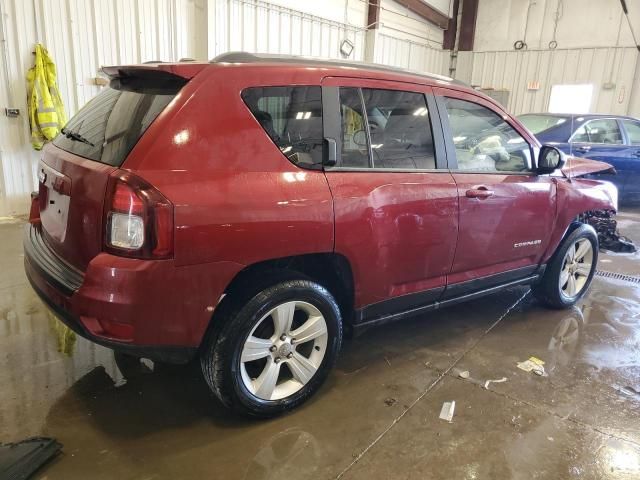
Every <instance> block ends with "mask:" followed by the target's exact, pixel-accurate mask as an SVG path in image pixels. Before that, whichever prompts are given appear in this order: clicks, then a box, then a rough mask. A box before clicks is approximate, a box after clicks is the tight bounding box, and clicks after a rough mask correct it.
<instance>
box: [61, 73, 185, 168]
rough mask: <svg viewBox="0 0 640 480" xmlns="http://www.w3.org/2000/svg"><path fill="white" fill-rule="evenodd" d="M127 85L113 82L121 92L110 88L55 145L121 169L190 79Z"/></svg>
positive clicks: (84, 110) (87, 108)
mask: <svg viewBox="0 0 640 480" xmlns="http://www.w3.org/2000/svg"><path fill="white" fill-rule="evenodd" d="M123 83H124V82H120V81H118V82H112V85H115V86H116V87H118V88H117V89H116V88H111V87H109V88H107V89H105V90H103V91H102V92H100V93H99V94H98V95H96V96H95V97H94V98H93V99H92V100H91V101H89V103H87V104H86V105H85V106H84V107H83V108H82V109H81V110H80V111H79V112H78V113H77V114H76V115H75V116H74V117H73V118H72V119H71V120H70V121H69V122H68V123H67V125H65V127H64V129H63V131H62V132H61V133H60V134H59V135H58V136H57V137H56V138H55V139H54V141H53V144H54V145H55V146H57V147H59V148H61V149H63V150H66V151H67V152H70V153H73V154H75V155H79V156H81V157H84V158H88V159H90V160H95V161H97V162H101V163H105V164H107V165H113V166H115V167H119V166H120V165H122V163H123V162H124V160H125V158H126V157H127V155H128V154H129V152H130V151H131V149H132V148H133V147H134V145H135V144H136V143H137V142H138V140H139V139H140V137H142V135H143V134H144V132H145V131H146V130H147V128H149V125H151V123H152V122H153V121H154V120H155V119H156V117H157V116H158V115H160V113H161V112H162V110H164V108H165V107H166V106H167V105H168V104H169V103H170V102H171V100H173V99H174V98H175V96H176V94H177V93H178V91H179V90H180V88H181V87H182V86H183V85H184V83H186V80H185V81H178V82H176V81H175V78H174V80H173V81H171V82H164V83H163V82H162V81H161V82H160V84H158V82H154V81H153V80H151V81H149V82H132V83H130V84H129V85H124V84H123ZM141 83H142V85H141ZM145 83H146V85H145Z"/></svg>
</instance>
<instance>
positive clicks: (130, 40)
mask: <svg viewBox="0 0 640 480" xmlns="http://www.w3.org/2000/svg"><path fill="white" fill-rule="evenodd" d="M272 2H273V3H267V2H265V1H262V0H0V8H1V9H2V18H1V19H0V20H2V26H3V29H2V32H3V38H2V39H0V40H2V41H1V42H0V107H2V108H4V107H16V108H19V109H20V110H21V115H20V116H19V117H18V118H8V117H6V116H4V115H3V113H4V112H1V111H0V216H3V215H7V214H16V213H26V210H27V205H28V196H29V193H30V192H31V191H32V190H34V189H35V188H36V186H37V183H36V167H37V159H38V157H39V154H38V153H37V152H34V151H33V150H32V148H31V146H30V141H29V127H28V120H27V105H26V97H27V93H26V73H27V70H28V69H29V68H30V67H31V65H32V64H33V56H32V53H31V52H32V51H33V48H34V45H35V44H36V43H38V42H40V43H43V44H44V45H45V47H46V48H47V49H48V50H49V52H50V54H51V55H52V57H53V59H54V61H55V62H56V65H57V68H58V83H59V88H60V92H61V96H62V99H63V101H64V104H65V107H66V110H67V113H68V115H69V116H71V115H73V114H74V113H75V112H77V111H78V109H79V108H81V107H82V106H83V105H84V104H85V103H86V102H87V101H88V100H90V99H91V98H92V97H93V96H94V95H96V94H97V93H98V92H99V91H100V88H101V87H98V86H96V85H95V83H94V79H95V77H96V76H98V75H99V71H100V68H101V67H102V66H104V65H117V64H132V63H141V62H147V61H152V60H165V61H175V60H178V59H180V58H184V57H191V58H196V59H201V60H202V59H207V58H212V57H214V56H215V55H217V54H220V53H223V52H226V51H230V50H246V51H250V52H271V53H283V54H293V55H311V56H317V57H325V58H342V55H341V53H340V44H341V42H342V41H343V40H345V39H348V40H350V41H351V42H352V43H353V44H354V50H353V53H352V55H351V56H350V59H351V60H363V59H364V56H365V37H366V25H365V24H366V11H367V3H366V1H364V0H323V1H322V2H319V1H313V0H306V1H301V0H272ZM434 3H437V4H438V5H439V6H440V7H442V6H443V5H445V3H447V4H449V3H448V0H439V1H437V2H434ZM382 7H383V11H382V12H381V26H380V29H379V32H380V33H379V34H378V35H379V41H378V43H377V47H376V52H374V53H375V54H374V58H375V61H377V62H380V63H384V64H388V65H393V66H399V67H403V68H409V69H413V70H420V71H430V72H434V73H441V74H447V71H448V63H449V53H448V52H444V51H442V50H441V49H440V45H441V42H442V31H441V30H440V29H439V28H437V27H435V26H433V25H431V24H429V23H427V22H425V21H424V20H423V19H420V18H419V17H417V16H416V15H415V14H413V13H412V12H410V11H408V10H407V9H406V8H404V7H400V6H399V5H397V4H395V3H394V2H393V1H391V0H383V2H382ZM442 8H444V7H442ZM300 10H304V11H300Z"/></svg>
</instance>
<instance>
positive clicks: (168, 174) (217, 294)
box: [27, 63, 613, 347]
mask: <svg viewBox="0 0 640 480" xmlns="http://www.w3.org/2000/svg"><path fill="white" fill-rule="evenodd" d="M136 68H138V67H136ZM141 68H147V69H152V68H158V69H163V70H167V71H170V72H172V73H176V74H178V75H181V76H184V77H185V78H191V80H190V81H189V82H188V83H187V85H186V86H185V87H184V88H183V89H182V90H181V91H180V93H179V94H178V95H177V96H176V98H175V99H174V100H173V101H172V102H171V103H170V104H169V106H168V107H167V108H166V109H165V110H164V111H163V112H162V113H161V114H160V115H159V116H158V117H157V119H156V120H155V121H154V122H153V123H152V124H151V126H150V127H149V128H148V129H147V131H146V132H145V134H144V135H143V136H142V138H141V139H140V140H139V141H138V143H137V144H136V146H135V147H134V148H133V150H132V151H131V153H130V154H129V156H128V157H127V159H126V160H125V162H124V164H123V166H122V168H123V169H124V170H128V171H131V172H133V173H135V175H137V176H139V177H141V178H143V179H144V180H146V181H147V182H149V183H151V184H152V185H153V186H154V187H155V188H157V189H158V190H159V191H160V192H161V193H162V195H164V196H165V197H166V198H167V199H168V200H170V201H171V203H172V204H173V208H174V252H173V258H172V259H169V260H138V259H132V258H122V257H118V256H115V255H111V254H107V253H104V252H103V235H104V231H105V225H104V218H103V210H104V202H105V189H106V184H107V180H108V177H109V174H110V173H111V172H113V170H114V168H113V167H109V166H106V165H102V164H100V163H97V162H93V161H90V160H85V159H82V158H80V157H77V156H74V155H71V154H68V153H66V152H64V151H62V150H60V149H58V148H56V147H53V146H51V145H49V146H47V147H46V149H45V151H44V155H43V162H44V164H46V165H47V166H48V167H50V168H51V169H52V170H53V171H52V172H50V174H51V175H54V176H55V175H56V172H57V174H59V175H60V176H62V177H63V179H62V180H58V183H57V186H58V188H57V191H56V190H54V189H53V184H51V188H49V187H48V186H47V185H46V182H45V186H43V187H42V188H41V192H40V193H41V197H40V202H39V205H40V209H39V211H34V212H32V221H33V222H34V223H37V222H38V215H39V216H40V218H41V221H42V226H43V228H44V230H45V231H46V235H45V237H46V240H47V241H48V243H49V245H50V247H51V248H52V249H53V250H54V251H55V252H56V254H57V255H58V256H60V257H62V258H63V259H64V260H65V261H67V262H68V263H70V264H71V265H72V266H73V267H75V268H77V269H78V270H80V271H82V272H84V281H83V283H82V285H81V287H80V288H79V289H78V290H77V291H75V293H73V295H70V296H65V295H63V294H61V293H60V292H59V291H57V290H56V288H54V287H53V286H52V285H51V284H49V283H48V282H47V280H46V279H45V278H44V277H43V276H42V275H40V274H39V273H38V272H37V271H36V270H34V269H33V268H31V267H30V266H29V261H27V273H28V275H29V278H30V279H31V280H32V281H33V283H34V285H36V286H37V287H38V289H39V290H41V291H42V292H43V293H44V295H45V296H46V297H47V298H48V299H49V300H51V301H52V302H53V303H54V304H56V305H59V306H60V307H61V308H63V309H65V310H67V311H69V312H71V313H72V314H74V315H75V316H77V317H79V318H81V320H82V322H83V323H84V326H85V328H86V329H87V330H89V331H90V332H92V334H94V335H95V336H97V337H100V338H105V339H110V340H115V341H117V342H121V343H123V344H124V343H127V344H134V345H160V346H162V345H173V346H175V345H182V346H190V347H193V346H197V345H199V344H200V342H201V340H202V337H203V335H204V333H205V331H206V328H207V326H208V324H209V322H210V320H211V311H212V310H213V309H214V308H215V307H216V305H217V304H218V301H219V300H220V298H221V296H222V295H223V294H224V293H225V289H226V288H227V286H228V285H229V283H230V282H231V281H232V280H233V278H234V277H235V276H236V275H237V274H238V272H240V271H241V270H242V269H243V268H244V267H245V266H248V265H252V264H255V263H257V262H261V261H265V260H272V259H278V258H282V257H289V256H295V255H302V254H313V253H331V252H336V253H339V254H341V255H343V256H344V257H345V258H346V259H347V260H348V262H349V263H350V266H351V270H352V272H353V274H354V281H355V299H354V303H355V306H356V307H363V306H366V305H370V304H372V303H376V302H380V301H383V300H387V299H391V298H394V297H397V296H401V295H405V294H410V293H416V292H420V291H423V290H428V289H431V288H435V287H443V286H445V285H446V284H447V282H448V283H449V284H451V283H457V282H462V281H465V280H469V279H471V278H477V277H479V276H486V275H490V274H492V273H498V272H501V271H504V270H508V269H512V268H516V267H520V266H527V265H532V264H537V263H540V262H544V261H546V260H547V259H548V258H549V256H550V255H551V254H552V253H553V251H554V250H555V248H556V246H557V244H558V243H559V241H560V239H561V238H562V235H563V234H564V232H565V231H566V228H567V226H568V225H569V224H570V222H571V221H572V219H573V218H574V217H575V216H576V215H577V214H579V213H581V212H582V211H585V210H590V209H602V208H609V207H611V206H612V205H613V203H612V201H611V198H610V195H609V194H608V193H607V189H606V188H604V187H601V184H600V183H598V182H595V181H590V180H577V179H576V180H573V181H572V182H569V181H567V180H565V179H551V178H550V177H545V176H536V175H530V176H527V175H521V176H513V175H469V174H459V173H453V174H452V173H450V172H448V171H446V170H442V171H439V172H391V173H389V172H385V173H380V172H345V171H342V172H340V171H327V172H326V173H325V172H322V171H318V170H303V169H301V168H298V167H296V166H295V165H293V164H292V163H291V162H289V160H287V159H286V158H285V156H284V155H282V153H281V152H280V151H279V150H278V148H277V147H276V146H275V145H274V143H273V142H272V141H271V140H270V138H269V137H268V135H267V134H266V133H265V131H264V130H263V129H262V127H261V126H260V125H259V123H258V122H257V121H256V119H255V118H254V117H253V115H251V113H250V111H249V109H248V108H247V107H246V106H245V104H244V103H243V101H242V99H241V97H240V94H241V92H242V90H243V89H245V88H246V87H250V86H269V85H273V86H280V85H282V86H287V85H321V84H322V82H323V79H325V78H328V77H332V78H331V80H330V82H334V83H333V84H335V85H340V84H343V85H348V84H351V85H359V86H371V87H378V88H396V89H410V90H413V91H421V92H425V93H429V92H431V89H432V88H433V90H434V91H436V92H437V89H436V88H434V87H438V86H442V85H443V84H444V85H446V86H447V88H448V91H454V92H458V93H461V94H462V95H463V96H464V95H468V96H469V97H473V99H474V101H480V102H482V103H483V104H485V105H486V106H488V107H489V108H492V109H494V110H495V111H497V112H499V113H500V114H501V115H503V116H504V118H507V119H508V120H509V122H510V123H512V124H513V125H514V127H515V128H516V129H518V131H519V132H520V133H521V134H522V135H523V136H524V137H525V138H527V139H528V140H529V141H530V142H531V145H532V146H533V148H534V150H536V149H537V148H539V145H538V143H537V142H536V140H535V139H533V138H531V137H530V136H529V134H528V132H527V131H526V129H524V128H523V127H522V126H521V125H520V124H519V123H518V122H517V121H516V120H514V119H513V118H511V117H510V116H508V115H507V114H506V113H505V112H504V111H503V110H502V109H501V107H499V106H498V105H497V104H496V103H495V102H493V101H492V100H490V99H488V97H485V96H482V95H478V94H476V93H474V92H472V91H470V90H469V89H468V88H467V87H464V86H459V85H454V84H450V83H448V82H446V81H441V80H437V79H428V78H425V77H419V76H413V75H410V74H407V73H402V72H398V73H391V72H384V71H378V70H367V69H366V68H362V69H358V68H349V69H345V68H343V67H337V66H327V67H317V66H314V67H311V66H305V65H304V64H298V65H291V64H289V65H287V64H282V63H274V64H269V63H260V64H245V65H234V64H213V65H206V64H185V65H171V64H162V65H159V66H146V67H141ZM110 71H111V73H112V74H116V73H117V68H114V69H111V70H110ZM354 76H356V77H359V79H353V78H345V77H354ZM349 82H351V83H349ZM433 115H434V116H433V120H435V121H437V120H438V119H437V115H436V114H435V112H433ZM48 167H47V168H48ZM477 185H487V186H490V187H491V188H492V189H493V190H494V191H495V192H496V195H494V197H492V198H488V199H482V200H480V199H470V198H467V197H466V196H465V190H466V189H467V188H469V187H473V186H477ZM49 200H53V201H54V202H60V203H54V204H49V203H47V202H48V201H49ZM64 202H67V206H68V208H67V210H66V213H64V214H63V211H64V210H63V209H62V208H61V209H60V213H57V210H58V209H57V208H56V207H57V206H58V205H62V206H64ZM32 210H33V209H32ZM531 239H541V243H540V245H539V247H538V246H536V248H533V249H526V251H524V250H523V251H522V252H521V251H518V250H517V249H514V248H513V245H514V243H517V242H519V241H527V240H531Z"/></svg>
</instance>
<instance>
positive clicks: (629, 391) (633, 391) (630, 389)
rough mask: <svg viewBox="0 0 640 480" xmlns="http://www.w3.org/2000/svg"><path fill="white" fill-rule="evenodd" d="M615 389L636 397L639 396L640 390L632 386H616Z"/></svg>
mask: <svg viewBox="0 0 640 480" xmlns="http://www.w3.org/2000/svg"><path fill="white" fill-rule="evenodd" d="M617 390H619V391H620V392H622V393H624V394H625V395H628V396H629V397H638V398H640V390H636V389H635V388H633V387H629V386H626V387H621V388H618V389H617Z"/></svg>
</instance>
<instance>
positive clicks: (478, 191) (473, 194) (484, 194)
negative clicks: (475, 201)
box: [465, 185, 494, 198]
mask: <svg viewBox="0 0 640 480" xmlns="http://www.w3.org/2000/svg"><path fill="white" fill-rule="evenodd" d="M493 193H494V192H493V190H489V189H488V188H487V187H485V186H484V185H478V186H476V187H472V188H470V189H469V190H467V191H466V193H465V195H466V196H467V198H489V197H490V196H492V195H493Z"/></svg>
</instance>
